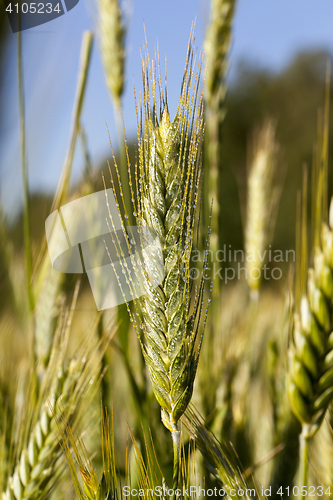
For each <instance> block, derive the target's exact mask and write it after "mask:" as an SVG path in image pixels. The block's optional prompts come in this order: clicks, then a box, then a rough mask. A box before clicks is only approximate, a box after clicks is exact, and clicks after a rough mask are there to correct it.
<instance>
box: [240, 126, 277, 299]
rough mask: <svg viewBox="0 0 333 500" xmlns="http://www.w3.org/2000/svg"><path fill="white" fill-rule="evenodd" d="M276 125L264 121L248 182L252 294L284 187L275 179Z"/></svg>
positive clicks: (247, 237)
mask: <svg viewBox="0 0 333 500" xmlns="http://www.w3.org/2000/svg"><path fill="white" fill-rule="evenodd" d="M275 131H276V124H275V123H274V121H273V120H272V119H268V120H266V121H265V122H264V124H263V125H262V127H261V129H260V130H259V131H258V132H257V133H256V135H255V139H254V141H253V147H252V153H251V157H252V158H251V161H250V171H249V175H248V182H247V213H246V216H247V217H246V230H245V248H246V255H247V257H248V258H247V259H246V268H247V282H248V285H249V288H250V290H251V292H252V295H253V296H256V295H257V294H258V290H259V286H260V282H261V273H262V267H263V260H264V259H263V257H262V256H263V255H264V251H265V249H266V247H267V245H268V243H269V241H270V239H271V237H272V236H273V234H272V233H273V229H274V224H275V215H276V208H277V205H278V200H279V195H280V193H281V189H279V187H278V183H277V182H275V183H274V180H275V177H276V169H277V166H278V161H277V160H278V152H279V146H278V143H277V141H276V138H275Z"/></svg>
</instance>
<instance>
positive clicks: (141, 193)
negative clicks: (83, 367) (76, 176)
mask: <svg viewBox="0 0 333 500" xmlns="http://www.w3.org/2000/svg"><path fill="white" fill-rule="evenodd" d="M148 61H149V55H148V50H147V51H146V52H145V54H144V55H143V57H142V69H143V84H144V88H143V118H141V119H138V142H139V144H138V148H139V154H138V156H139V165H138V167H137V177H136V178H137V184H136V185H137V194H138V196H137V200H138V202H137V203H135V202H134V193H133V190H132V199H133V203H134V206H135V214H134V215H135V218H136V224H137V226H138V227H139V228H145V227H148V228H151V229H152V230H153V231H154V233H155V234H156V235H157V237H158V240H159V242H160V246H156V245H155V246H154V245H150V251H149V253H148V254H147V255H146V256H145V259H144V267H145V283H144V295H143V297H142V298H141V299H140V300H137V301H136V306H137V309H138V314H139V317H142V319H143V321H142V322H141V321H140V322H135V321H134V319H135V318H134V317H133V318H132V319H133V321H134V324H135V327H136V331H137V334H138V337H139V340H140V343H141V347H142V352H143V356H144V359H145V363H146V366H147V368H148V371H149V375H150V380H151V383H152V387H153V391H154V394H155V397H156V399H157V401H158V403H159V404H160V406H161V415H162V421H163V423H164V425H165V426H166V427H167V428H168V429H169V430H170V432H171V433H172V437H173V442H174V456H175V463H176V462H177V464H176V467H175V471H176V472H175V474H176V475H177V476H178V473H177V471H178V465H179V450H180V432H179V430H178V427H177V422H178V420H179V418H180V417H181V415H182V414H183V412H184V411H185V409H186V407H187V405H188V404H189V401H190V399H191V396H192V391H193V383H194V379H195V375H196V371H197V365H198V359H199V353H200V347H201V342H200V343H199V345H197V343H196V339H197V336H198V331H199V324H200V319H201V312H202V301H203V293H204V280H202V281H201V284H200V286H199V289H198V290H197V294H196V298H195V300H194V304H191V302H192V301H191V288H192V284H193V280H191V277H190V262H191V254H192V247H193V240H194V231H195V219H196V216H195V214H196V208H197V203H198V198H199V197H198V192H199V187H200V175H201V168H200V144H201V141H202V135H203V108H202V95H201V97H199V98H198V86H199V69H200V65H201V64H200V62H199V65H198V69H197V71H194V63H195V61H194V54H193V35H191V38H190V43H189V49H188V54H187V60H186V67H185V74H184V79H183V84H182V88H181V95H180V101H179V105H178V109H177V112H176V116H175V118H174V119H173V120H172V121H171V120H170V115H169V110H168V105H167V101H166V91H165V93H163V90H162V85H161V84H160V83H161V82H160V78H159V79H157V76H156V72H157V64H156V58H155V65H154V66H153V68H152V67H151V66H150V63H149V62H148ZM158 84H160V91H161V107H162V111H161V112H160V114H159V115H158V106H157V98H156V88H157V85H158ZM192 89H194V90H193V92H192ZM151 90H152V94H153V97H152V103H151V102H150V92H151ZM137 115H138V116H139V113H137ZM126 217H127V216H126ZM152 273H153V275H154V276H155V277H156V276H158V277H159V283H160V285H159V286H157V287H156V286H153V285H152V283H151V281H150V279H149V278H148V276H149V275H150V276H151V275H152ZM141 315H142V316H141ZM175 480H176V479H175V477H174V481H175Z"/></svg>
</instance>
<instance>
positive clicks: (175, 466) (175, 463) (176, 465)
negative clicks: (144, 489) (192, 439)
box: [171, 424, 180, 490]
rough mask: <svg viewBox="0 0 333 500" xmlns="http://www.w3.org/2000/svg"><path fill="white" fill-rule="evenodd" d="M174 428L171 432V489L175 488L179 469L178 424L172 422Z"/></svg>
mask: <svg viewBox="0 0 333 500" xmlns="http://www.w3.org/2000/svg"><path fill="white" fill-rule="evenodd" d="M172 428H173V429H174V430H173V431H172V433H171V435H172V443H173V476H172V489H173V490H176V489H177V487H178V482H179V469H180V431H179V430H178V425H177V424H173V426H172Z"/></svg>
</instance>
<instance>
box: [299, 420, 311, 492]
mask: <svg viewBox="0 0 333 500" xmlns="http://www.w3.org/2000/svg"><path fill="white" fill-rule="evenodd" d="M307 427H308V426H307V425H304V426H303V430H302V433H301V435H300V472H301V475H300V489H302V486H307V485H308V463H309V437H308V431H309V430H308V429H307ZM302 498H303V497H302Z"/></svg>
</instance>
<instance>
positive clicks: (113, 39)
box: [98, 0, 125, 108]
mask: <svg viewBox="0 0 333 500" xmlns="http://www.w3.org/2000/svg"><path fill="white" fill-rule="evenodd" d="M98 21H99V22H98V26H99V39H100V49H101V54H102V60H103V66H104V71H105V78H106V83H107V87H108V90H109V92H110V94H111V97H112V99H113V102H114V104H115V106H116V108H119V107H120V100H121V96H122V93H123V90H124V82H125V46H124V39H125V27H124V24H123V21H122V13H121V10H120V5H119V0H98Z"/></svg>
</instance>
